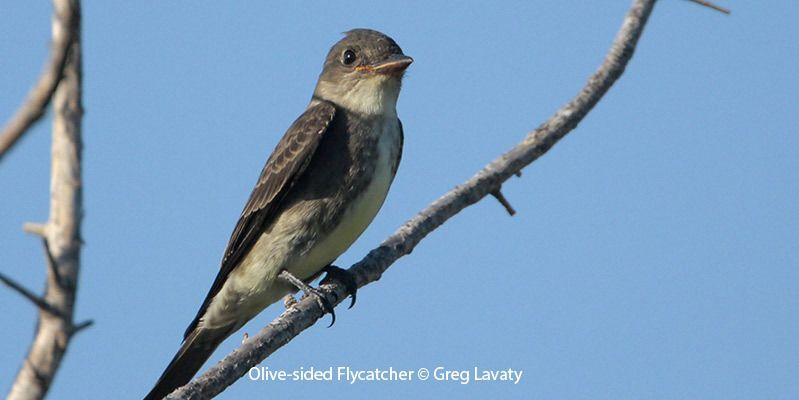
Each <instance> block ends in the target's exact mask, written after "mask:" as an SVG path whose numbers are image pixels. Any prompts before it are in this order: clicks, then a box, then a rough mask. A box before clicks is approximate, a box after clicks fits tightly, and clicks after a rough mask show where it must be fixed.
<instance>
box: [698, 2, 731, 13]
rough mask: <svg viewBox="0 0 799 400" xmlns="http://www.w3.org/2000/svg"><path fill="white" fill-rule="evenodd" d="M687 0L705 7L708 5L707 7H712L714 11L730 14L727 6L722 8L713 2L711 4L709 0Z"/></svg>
mask: <svg viewBox="0 0 799 400" xmlns="http://www.w3.org/2000/svg"><path fill="white" fill-rule="evenodd" d="M688 1H690V2H692V3H696V4H699V5H700V6H705V7H708V8H712V9H714V10H716V11H720V12H723V13H724V14H727V15H730V13H731V12H730V10H729V9H728V8H724V7H722V6H718V5H715V4H713V3H711V2H709V1H706V0H688Z"/></svg>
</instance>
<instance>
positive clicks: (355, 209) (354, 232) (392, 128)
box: [290, 119, 401, 277]
mask: <svg viewBox="0 0 799 400" xmlns="http://www.w3.org/2000/svg"><path fill="white" fill-rule="evenodd" d="M392 122H393V123H389V124H384V125H383V126H382V127H381V128H380V130H381V131H382V132H380V133H379V134H378V135H379V136H378V140H377V143H376V157H375V159H374V161H373V163H374V172H373V173H372V177H371V179H370V180H368V182H367V183H366V184H365V185H363V187H362V188H361V189H360V191H358V192H357V193H356V194H355V195H354V196H353V197H352V201H350V202H349V203H348V204H346V205H345V206H344V209H343V210H342V212H341V214H340V217H339V218H337V220H338V222H337V223H336V224H335V225H334V228H333V229H332V231H330V233H328V234H327V235H324V236H323V237H321V238H320V240H318V241H317V242H316V243H315V244H314V245H313V246H311V247H310V248H309V251H308V252H307V253H306V254H304V255H303V256H301V257H300V258H299V259H298V260H297V262H296V263H294V266H293V267H294V268H290V272H294V273H296V274H297V275H298V276H300V277H310V276H312V275H314V274H316V273H317V272H318V271H319V269H320V268H322V267H324V266H325V265H327V264H329V263H331V262H333V261H334V260H335V259H336V258H337V257H338V256H339V255H341V254H342V253H343V252H345V251H346V250H347V249H348V248H349V247H350V246H351V245H352V243H354V242H355V240H356V239H358V237H359V236H360V235H361V234H362V233H363V232H364V230H366V227H367V226H369V224H370V223H371V222H372V220H373V219H374V217H375V216H376V215H377V212H378V211H379V210H380V208H381V207H382V205H383V202H384V201H385V199H386V196H387V194H388V190H389V187H390V186H391V182H392V181H393V180H394V173H395V167H396V163H397V160H398V157H399V152H400V151H401V148H400V146H401V145H400V140H401V139H400V135H401V132H400V127H399V122H398V121H396V119H394V120H393V121H392Z"/></svg>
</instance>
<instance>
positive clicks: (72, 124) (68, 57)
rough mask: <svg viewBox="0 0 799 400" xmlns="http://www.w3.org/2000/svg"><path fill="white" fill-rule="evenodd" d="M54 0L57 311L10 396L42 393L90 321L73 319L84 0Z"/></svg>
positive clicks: (51, 301)
mask: <svg viewBox="0 0 799 400" xmlns="http://www.w3.org/2000/svg"><path fill="white" fill-rule="evenodd" d="M53 4H54V7H55V13H54V16H53V43H54V45H55V48H54V56H53V58H58V57H59V56H58V55H57V54H55V53H58V52H59V51H64V52H65V53H66V54H65V55H64V62H63V63H64V65H63V67H61V68H53V69H52V70H50V71H48V72H47V73H46V75H48V76H47V77H43V78H42V80H41V81H40V84H39V85H37V88H38V87H39V86H41V85H43V84H42V81H47V85H45V86H48V87H49V86H53V88H54V95H53V98H52V102H53V110H54V115H53V143H52V166H51V181H50V218H49V220H48V222H47V223H46V224H45V225H44V229H40V230H39V232H38V233H40V234H42V235H43V238H44V240H45V241H46V243H45V244H46V246H45V250H46V252H47V253H48V254H46V257H47V259H46V262H48V263H52V265H50V266H49V267H48V269H47V281H46V286H45V292H44V295H43V297H42V300H43V301H44V303H45V304H48V305H49V306H50V307H53V308H54V309H55V310H57V312H47V311H40V312H39V316H38V323H37V328H36V334H35V337H34V339H33V343H32V344H31V347H30V350H29V352H28V355H27V356H26V358H25V360H24V361H23V363H22V366H21V368H20V370H19V373H18V374H17V377H16V379H15V381H14V384H13V385H12V387H11V391H10V392H9V394H8V399H12V400H20V399H42V398H44V396H45V395H46V394H47V391H48V389H49V387H50V384H51V383H52V381H53V378H54V377H55V374H56V372H57V371H58V367H59V366H60V364H61V360H62V358H63V356H64V353H65V352H66V350H67V346H68V345H69V342H70V340H71V339H72V337H73V335H74V334H75V333H76V332H77V331H79V330H80V329H83V328H85V327H86V326H88V325H89V324H91V322H84V323H80V324H78V325H75V324H74V323H73V312H74V306H75V293H76V290H77V285H78V271H79V266H80V247H81V239H80V222H81V217H82V208H81V207H82V206H81V200H82V187H81V185H82V181H81V118H82V114H83V109H82V106H81V47H80V4H79V0H54V1H53ZM51 79H55V82H50V80H51ZM35 91H36V90H35ZM37 96H38V95H37V94H34V95H32V97H37ZM48 99H49V96H44V97H37V99H35V100H34V101H29V103H34V104H26V105H25V106H23V109H25V108H28V107H31V109H32V110H33V111H32V112H33V113H34V114H36V113H38V115H41V112H43V111H36V109H39V110H43V109H44V108H45V107H46V106H47V101H48ZM29 100H30V99H29ZM42 102H43V103H42ZM20 112H21V113H23V114H24V113H30V112H31V111H30V110H28V111H25V110H21V111H20ZM18 115H19V113H18ZM37 118H38V117H37ZM28 121H29V122H26V123H23V124H22V125H21V126H20V127H19V128H14V129H21V130H22V131H24V130H25V129H27V128H28V127H29V126H30V125H31V124H32V122H33V121H35V118H33V119H30V118H28ZM21 134H22V133H19V134H18V135H17V136H21ZM3 151H4V150H3ZM0 154H2V152H0Z"/></svg>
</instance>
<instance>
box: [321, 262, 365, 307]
mask: <svg viewBox="0 0 799 400" xmlns="http://www.w3.org/2000/svg"><path fill="white" fill-rule="evenodd" d="M322 271H325V272H327V275H325V278H324V279H322V281H321V282H320V284H322V285H324V284H326V283H331V282H334V281H335V282H338V283H340V284H342V285H344V287H345V288H346V289H347V294H348V295H349V296H350V297H351V298H352V301H350V306H349V307H347V308H348V309H349V308H352V306H354V305H355V300H356V298H357V295H358V284H357V283H355V276H354V275H353V274H352V272H350V271H348V270H346V269H343V268H339V267H337V266H335V265H332V264H331V265H328V266H326V267H324V268H323V269H322Z"/></svg>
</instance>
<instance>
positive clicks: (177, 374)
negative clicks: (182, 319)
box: [144, 327, 229, 400]
mask: <svg viewBox="0 0 799 400" xmlns="http://www.w3.org/2000/svg"><path fill="white" fill-rule="evenodd" d="M226 331H228V332H229V330H226ZM220 333H221V332H219V330H216V329H213V330H211V329H203V328H200V327H197V328H195V329H194V330H193V331H192V332H191V333H190V334H189V335H188V336H186V339H185V340H184V341H183V345H182V346H180V350H178V352H177V354H175V357H174V358H172V361H170V362H169V365H168V366H167V367H166V370H164V373H163V374H161V377H160V378H158V382H156V383H155V386H154V387H153V389H152V390H150V393H147V396H145V397H144V400H161V399H163V398H164V397H165V396H166V395H168V394H170V393H172V391H174V390H175V389H177V388H179V387H181V386H183V385H185V384H187V383H188V382H189V381H190V380H191V378H192V377H193V376H194V374H196V373H197V371H199V370H200V368H201V367H202V366H203V364H204V363H205V361H206V360H208V358H209V357H211V353H213V352H214V350H216V348H217V346H219V344H220V343H221V342H222V341H223V340H225V338H226V337H227V336H228V335H227V334H225V333H227V332H224V333H221V334H220Z"/></svg>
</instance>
